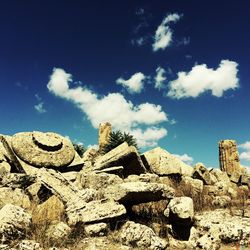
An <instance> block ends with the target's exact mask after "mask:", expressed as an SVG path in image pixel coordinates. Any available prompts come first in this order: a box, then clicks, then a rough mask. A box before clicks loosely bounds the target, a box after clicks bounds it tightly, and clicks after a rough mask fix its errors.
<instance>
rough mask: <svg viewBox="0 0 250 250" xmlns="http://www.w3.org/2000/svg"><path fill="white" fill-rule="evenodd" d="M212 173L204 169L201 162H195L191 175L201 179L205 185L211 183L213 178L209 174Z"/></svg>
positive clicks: (213, 181)
mask: <svg viewBox="0 0 250 250" xmlns="http://www.w3.org/2000/svg"><path fill="white" fill-rule="evenodd" d="M211 175H212V174H211V173H210V172H209V171H208V170H207V169H206V167H205V166H204V165H203V164H202V163H197V164H195V167H194V170H193V175H192V177H193V178H195V179H199V180H202V181H203V183H204V184H205V185H213V184H214V183H215V180H214V179H213V178H212V176H211Z"/></svg>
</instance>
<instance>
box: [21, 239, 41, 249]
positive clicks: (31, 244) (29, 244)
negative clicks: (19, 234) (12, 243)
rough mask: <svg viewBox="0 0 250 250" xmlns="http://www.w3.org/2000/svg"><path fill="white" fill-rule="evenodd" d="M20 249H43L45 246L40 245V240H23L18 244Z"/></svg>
mask: <svg viewBox="0 0 250 250" xmlns="http://www.w3.org/2000/svg"><path fill="white" fill-rule="evenodd" d="M18 249H19V250H42V249H43V248H42V247H40V244H39V243H38V242H35V241H34V240H22V241H21V242H20V243H19V244H18Z"/></svg>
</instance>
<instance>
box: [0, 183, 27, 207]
mask: <svg viewBox="0 0 250 250" xmlns="http://www.w3.org/2000/svg"><path fill="white" fill-rule="evenodd" d="M6 204H12V205H16V206H19V207H22V208H29V207H30V205H31V202H30V199H29V197H28V195H26V194H25V193H24V191H23V190H22V189H19V188H16V189H12V188H9V187H2V188H0V207H1V206H3V205H6Z"/></svg>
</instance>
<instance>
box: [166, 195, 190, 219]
mask: <svg viewBox="0 0 250 250" xmlns="http://www.w3.org/2000/svg"><path fill="white" fill-rule="evenodd" d="M164 215H165V216H167V217H169V218H170V220H171V221H172V223H177V224H190V223H191V222H192V221H193V217H194V204H193V200H192V199H191V198H190V197H175V198H173V199H172V200H171V201H170V202H169V204H168V208H167V209H166V210H165V211H164Z"/></svg>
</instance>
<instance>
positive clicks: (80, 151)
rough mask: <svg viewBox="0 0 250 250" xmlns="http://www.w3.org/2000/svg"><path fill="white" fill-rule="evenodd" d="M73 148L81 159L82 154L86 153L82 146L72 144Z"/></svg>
mask: <svg viewBox="0 0 250 250" xmlns="http://www.w3.org/2000/svg"><path fill="white" fill-rule="evenodd" d="M73 146H74V149H75V151H76V152H77V153H78V155H79V156H80V157H82V156H83V154H84V152H85V151H86V148H85V147H84V146H83V145H82V144H76V143H73Z"/></svg>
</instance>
